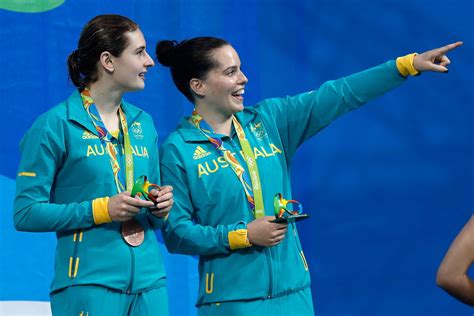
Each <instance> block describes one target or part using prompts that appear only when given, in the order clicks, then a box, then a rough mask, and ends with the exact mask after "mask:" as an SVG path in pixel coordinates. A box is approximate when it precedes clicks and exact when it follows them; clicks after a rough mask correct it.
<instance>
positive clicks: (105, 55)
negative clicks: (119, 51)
mask: <svg viewBox="0 0 474 316" xmlns="http://www.w3.org/2000/svg"><path fill="white" fill-rule="evenodd" d="M112 57H113V56H112V54H111V53H109V52H102V54H100V58H99V61H100V64H101V66H102V68H104V70H106V71H107V72H110V73H112V72H114V70H115V67H114V63H113V59H112Z"/></svg>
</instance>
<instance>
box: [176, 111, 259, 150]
mask: <svg viewBox="0 0 474 316" xmlns="http://www.w3.org/2000/svg"><path fill="white" fill-rule="evenodd" d="M235 116H236V118H237V120H238V121H239V122H240V125H242V128H244V129H245V128H246V127H247V125H249V124H250V122H252V121H253V120H254V119H255V117H256V116H257V114H256V113H255V110H254V109H253V108H244V110H243V111H241V112H239V113H236V114H235ZM177 132H178V133H179V134H180V135H181V137H183V139H184V141H185V142H191V143H192V142H209V139H208V138H207V137H206V136H205V135H203V133H202V132H201V131H200V130H198V129H197V128H196V127H195V126H194V125H193V124H192V123H190V122H189V116H185V117H183V118H182V119H181V121H180V123H179V125H178V127H177ZM235 133H236V132H235V130H234V129H232V132H231V137H234V136H235ZM219 136H220V137H221V138H222V139H225V138H226V137H227V136H225V135H219Z"/></svg>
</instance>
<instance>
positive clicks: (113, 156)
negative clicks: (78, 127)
mask: <svg viewBox="0 0 474 316" xmlns="http://www.w3.org/2000/svg"><path fill="white" fill-rule="evenodd" d="M81 98H82V103H83V105H84V108H85V109H86V111H87V113H88V114H89V116H90V118H91V119H92V123H93V124H94V126H95V128H96V130H97V132H98V133H99V139H100V141H101V143H102V145H105V147H106V149H107V153H108V154H109V157H110V165H111V167H112V171H113V173H114V178H115V185H116V186H117V191H118V193H121V192H123V191H125V186H124V181H123V173H122V172H121V170H120V164H119V162H118V159H117V152H116V150H115V148H114V146H113V144H112V138H113V136H112V135H111V134H110V133H109V132H108V131H107V128H106V127H105V125H104V123H103V122H102V119H101V118H100V115H99V112H98V111H97V107H96V106H95V104H94V101H93V100H92V97H91V95H90V91H89V89H87V88H85V89H84V90H82V92H81ZM118 113H119V118H120V125H121V127H122V132H123V138H124V147H125V181H126V190H127V191H131V190H132V188H133V156H132V146H131V144H130V136H129V134H128V126H127V119H126V118H125V114H124V113H123V111H122V107H121V106H120V107H119V109H118ZM117 150H118V149H117Z"/></svg>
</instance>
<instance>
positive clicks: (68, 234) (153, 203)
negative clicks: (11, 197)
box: [14, 15, 173, 316]
mask: <svg viewBox="0 0 474 316" xmlns="http://www.w3.org/2000/svg"><path fill="white" fill-rule="evenodd" d="M68 66H69V75H70V78H71V80H72V82H73V83H74V85H75V86H76V87H77V90H76V91H75V92H74V93H73V94H72V95H71V96H70V97H69V98H68V99H67V100H66V101H64V102H62V103H60V104H59V105H57V106H55V107H54V108H52V109H51V110H49V111H48V112H46V113H44V114H43V115H41V116H40V117H39V118H38V119H37V120H36V122H35V123H34V124H33V126H32V127H31V129H30V130H29V131H28V132H27V133H26V135H25V136H24V138H23V139H22V141H21V143H20V148H21V151H22V159H21V162H20V165H19V168H18V176H17V181H16V183H17V189H16V197H15V204H14V212H15V214H14V222H15V226H16V228H17V229H18V230H22V231H32V232H48V231H54V232H56V235H57V240H58V245H57V248H56V257H55V269H54V280H53V283H52V286H51V308H52V312H53V314H54V315H91V316H92V315H140V316H142V315H167V314H168V301H167V292H166V284H165V283H166V274H165V271H164V266H163V262H162V258H161V254H160V250H159V246H158V243H157V240H156V236H155V234H154V229H159V228H161V227H162V226H163V224H164V223H165V221H166V220H167V216H168V213H169V211H170V209H171V206H172V204H173V195H172V192H171V191H172V188H171V187H170V186H163V187H161V188H159V187H158V186H154V185H151V183H150V181H151V182H155V183H158V182H159V181H160V174H159V159H158V152H157V137H158V136H157V133H156V130H155V127H154V125H153V121H152V118H151V117H150V116H149V115H148V114H147V113H145V112H143V111H142V110H141V109H139V108H137V107H135V106H133V105H131V104H129V103H127V102H125V101H124V100H123V99H122V96H123V94H124V93H126V92H129V91H136V90H142V89H143V88H144V87H145V74H146V72H147V70H148V68H150V67H152V66H154V62H153V60H152V59H151V58H150V56H149V55H148V54H147V52H146V42H145V39H144V37H143V34H142V32H141V31H140V29H139V27H138V25H137V24H136V23H135V22H133V21H131V20H130V19H128V18H126V17H123V16H119V15H100V16H97V17H95V18H93V19H92V20H91V21H89V22H88V23H87V24H86V25H85V27H84V29H83V30H82V33H81V36H80V39H79V44H78V48H77V50H75V51H74V52H72V53H71V54H70V56H69V58H68ZM142 175H143V176H146V177H147V178H145V177H140V176H142ZM137 179H138V180H139V181H138V182H137V185H135V186H134V183H135V181H136V180H137ZM140 181H141V182H140ZM151 188H152V190H149V189H151ZM132 189H134V190H135V191H137V190H138V191H139V192H141V194H143V195H146V198H147V199H148V200H144V199H140V198H139V197H138V196H131V192H132ZM134 195H135V194H134Z"/></svg>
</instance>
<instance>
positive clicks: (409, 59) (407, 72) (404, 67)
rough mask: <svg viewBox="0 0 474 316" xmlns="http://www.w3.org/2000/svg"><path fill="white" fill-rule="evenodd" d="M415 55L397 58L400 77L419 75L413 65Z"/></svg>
mask: <svg viewBox="0 0 474 316" xmlns="http://www.w3.org/2000/svg"><path fill="white" fill-rule="evenodd" d="M416 55H417V53H413V54H408V55H406V56H402V57H398V58H397V61H396V63H397V68H398V71H399V72H400V74H401V75H402V76H404V77H408V76H416V75H418V74H419V72H418V70H416V68H415V66H414V65H413V61H414V60H415V56H416Z"/></svg>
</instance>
